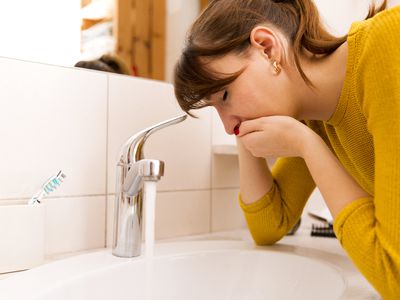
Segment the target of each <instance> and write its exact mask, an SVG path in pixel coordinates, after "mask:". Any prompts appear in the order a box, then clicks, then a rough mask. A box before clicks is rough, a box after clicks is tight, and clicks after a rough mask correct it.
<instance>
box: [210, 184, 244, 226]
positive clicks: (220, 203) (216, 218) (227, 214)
mask: <svg viewBox="0 0 400 300" xmlns="http://www.w3.org/2000/svg"><path fill="white" fill-rule="evenodd" d="M238 193H239V189H217V190H213V191H212V209H211V231H213V232H215V231H222V230H232V229H239V228H246V227H247V225H246V220H245V218H244V215H243V212H242V210H241V208H240V207H239V202H238Z"/></svg>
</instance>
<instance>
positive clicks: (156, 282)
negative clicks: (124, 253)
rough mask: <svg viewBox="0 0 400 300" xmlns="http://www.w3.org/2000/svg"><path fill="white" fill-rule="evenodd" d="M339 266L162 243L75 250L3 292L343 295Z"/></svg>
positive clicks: (220, 244)
mask: <svg viewBox="0 0 400 300" xmlns="http://www.w3.org/2000/svg"><path fill="white" fill-rule="evenodd" d="M345 288H346V283H345V280H344V278H343V276H342V274H341V272H340V270H338V269H336V268H335V267H334V266H332V265H330V264H327V263H325V262H321V261H319V260H314V259H310V258H306V257H302V256H299V255H295V254H292V253H285V252H282V251H277V250H276V249H274V247H273V246H271V247H256V246H254V245H253V244H252V243H249V242H243V241H193V242H179V243H160V244H156V248H155V257H154V259H153V260H146V259H145V258H143V257H138V258H132V259H125V258H118V257H114V256H112V255H111V251H110V250H109V249H108V250H102V251H98V252H95V253H90V254H85V255H80V256H75V257H72V258H68V259H63V260H60V261H57V262H53V263H49V264H47V265H43V266H41V267H39V268H36V269H32V270H30V271H27V272H24V273H20V274H18V275H14V276H11V277H9V278H6V279H4V280H0V299H37V300H50V299H52V300H53V299H57V300H64V299H74V300H83V299H96V300H103V299H104V300H105V299H118V300H125V299H174V300H179V299H182V300H183V299H185V300H186V299H218V300H220V299H252V300H256V299H274V300H275V299H296V300H300V299H307V300H310V299H325V300H329V299H340V297H341V295H342V294H343V293H344V290H345Z"/></svg>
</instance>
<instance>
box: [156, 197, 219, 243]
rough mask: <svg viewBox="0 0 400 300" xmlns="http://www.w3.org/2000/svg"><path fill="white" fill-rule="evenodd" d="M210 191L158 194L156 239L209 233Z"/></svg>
mask: <svg viewBox="0 0 400 300" xmlns="http://www.w3.org/2000/svg"><path fill="white" fill-rule="evenodd" d="M210 197H211V192H210V191H184V192H164V193H158V195H157V202H156V217H155V219H156V223H155V236H156V239H164V238H172V237H178V236H185V235H193V234H201V233H207V232H210Z"/></svg>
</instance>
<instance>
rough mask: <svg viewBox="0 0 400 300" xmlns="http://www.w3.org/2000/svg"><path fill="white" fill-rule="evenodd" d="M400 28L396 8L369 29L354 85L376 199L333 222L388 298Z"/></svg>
mask: <svg viewBox="0 0 400 300" xmlns="http://www.w3.org/2000/svg"><path fill="white" fill-rule="evenodd" d="M383 14H384V15H383ZM399 27H400V9H397V12H393V11H392V12H390V11H389V12H383V13H382V17H380V18H376V20H374V21H373V22H371V26H369V27H368V28H366V29H365V32H364V38H365V41H364V42H363V43H364V44H363V45H362V47H360V48H361V49H362V50H361V51H362V52H361V53H360V58H359V61H358V63H357V72H356V74H358V75H357V76H356V77H357V78H356V80H355V83H354V87H355V89H356V91H357V97H358V99H359V102H360V105H361V109H362V111H363V113H364V115H365V117H366V119H367V126H368V131H369V132H370V134H371V135H372V138H373V144H374V151H375V156H374V160H375V169H374V195H373V197H366V198H363V199H358V200H356V201H354V202H352V203H350V204H349V205H347V206H346V207H345V208H344V209H343V210H342V211H341V212H340V213H339V215H338V216H337V217H336V219H335V222H334V229H335V232H336V235H337V237H338V239H339V241H340V243H341V244H342V246H343V248H344V249H345V250H346V251H347V253H348V254H349V256H350V257H351V259H352V260H353V262H354V263H355V264H356V265H357V267H358V268H359V270H360V271H361V272H362V273H363V274H364V276H365V277H366V278H367V279H368V280H369V282H370V283H371V284H372V285H373V286H374V287H375V288H376V289H377V291H378V292H379V293H380V294H381V295H382V296H383V298H384V299H398V298H396V297H398V296H399V295H400V48H399V42H400V31H399V30H398V28H399ZM396 28H397V29H396Z"/></svg>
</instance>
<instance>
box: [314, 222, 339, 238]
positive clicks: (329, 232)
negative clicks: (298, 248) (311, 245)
mask: <svg viewBox="0 0 400 300" xmlns="http://www.w3.org/2000/svg"><path fill="white" fill-rule="evenodd" d="M311 236H321V237H333V238H336V235H335V232H334V231H333V225H332V224H327V225H318V224H312V225H311Z"/></svg>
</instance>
